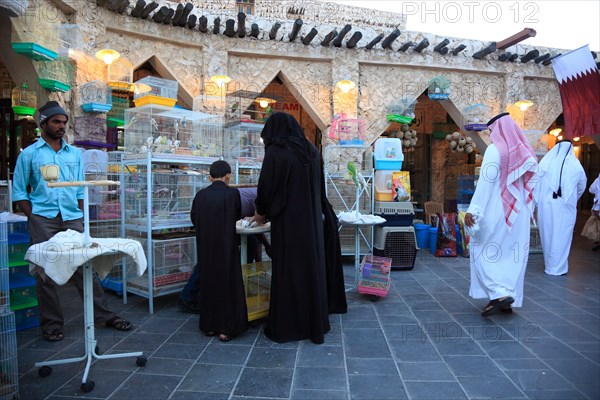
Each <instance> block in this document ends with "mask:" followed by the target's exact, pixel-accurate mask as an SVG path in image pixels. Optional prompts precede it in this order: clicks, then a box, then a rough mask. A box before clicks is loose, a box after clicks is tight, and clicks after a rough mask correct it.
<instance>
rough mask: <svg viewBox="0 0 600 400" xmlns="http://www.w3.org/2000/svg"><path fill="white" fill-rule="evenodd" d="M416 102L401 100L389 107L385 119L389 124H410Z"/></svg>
mask: <svg viewBox="0 0 600 400" xmlns="http://www.w3.org/2000/svg"><path fill="white" fill-rule="evenodd" d="M416 106H417V100H416V99H414V100H409V99H407V98H404V99H402V100H401V101H400V102H399V103H398V104H395V105H393V106H391V107H390V109H389V113H388V114H387V115H386V119H387V120H388V121H389V122H398V123H400V124H410V123H411V122H412V120H413V119H415V107H416Z"/></svg>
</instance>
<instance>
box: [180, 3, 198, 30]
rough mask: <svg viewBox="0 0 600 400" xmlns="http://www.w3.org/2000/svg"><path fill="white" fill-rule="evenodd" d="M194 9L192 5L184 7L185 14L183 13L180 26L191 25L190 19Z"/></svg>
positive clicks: (188, 4)
mask: <svg viewBox="0 0 600 400" xmlns="http://www.w3.org/2000/svg"><path fill="white" fill-rule="evenodd" d="M193 9H194V5H193V4H192V3H187V4H186V5H185V7H183V13H181V17H180V18H179V26H186V25H189V20H188V17H189V16H190V13H191V12H192V10H193Z"/></svg>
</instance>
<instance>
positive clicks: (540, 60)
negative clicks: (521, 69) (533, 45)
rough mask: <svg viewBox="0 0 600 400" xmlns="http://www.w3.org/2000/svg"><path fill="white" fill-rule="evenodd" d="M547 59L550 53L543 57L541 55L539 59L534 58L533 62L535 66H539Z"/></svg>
mask: <svg viewBox="0 0 600 400" xmlns="http://www.w3.org/2000/svg"><path fill="white" fill-rule="evenodd" d="M549 58H550V53H546V54H543V55H541V56H539V57H536V58H535V60H533V62H535V63H536V64H539V63H541V62H542V61H546V60H547V59H549Z"/></svg>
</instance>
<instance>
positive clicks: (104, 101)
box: [79, 80, 112, 113]
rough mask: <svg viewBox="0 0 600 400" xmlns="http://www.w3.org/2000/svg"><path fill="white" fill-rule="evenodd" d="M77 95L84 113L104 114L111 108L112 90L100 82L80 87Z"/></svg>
mask: <svg viewBox="0 0 600 400" xmlns="http://www.w3.org/2000/svg"><path fill="white" fill-rule="evenodd" d="M79 95H80V96H81V103H82V104H81V108H82V109H83V111H85V112H97V113H105V112H108V111H110V109H111V108H112V90H111V89H110V87H109V86H108V84H106V83H105V82H103V81H101V80H97V81H92V82H88V83H86V84H83V85H81V87H80V89H79Z"/></svg>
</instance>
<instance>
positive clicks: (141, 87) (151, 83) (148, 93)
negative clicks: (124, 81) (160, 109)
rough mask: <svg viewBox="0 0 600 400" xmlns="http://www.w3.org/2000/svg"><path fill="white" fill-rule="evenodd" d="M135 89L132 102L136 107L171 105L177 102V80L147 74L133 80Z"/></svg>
mask: <svg viewBox="0 0 600 400" xmlns="http://www.w3.org/2000/svg"><path fill="white" fill-rule="evenodd" d="M135 83H136V85H137V88H136V89H137V90H136V92H135V95H134V100H133V102H134V103H135V105H136V107H139V106H144V105H147V104H158V105H163V106H167V107H173V106H174V105H175V103H177V90H178V89H179V84H178V83H177V81H173V80H169V79H162V78H157V77H155V76H147V77H145V78H142V79H140V80H138V81H136V82H135Z"/></svg>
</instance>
